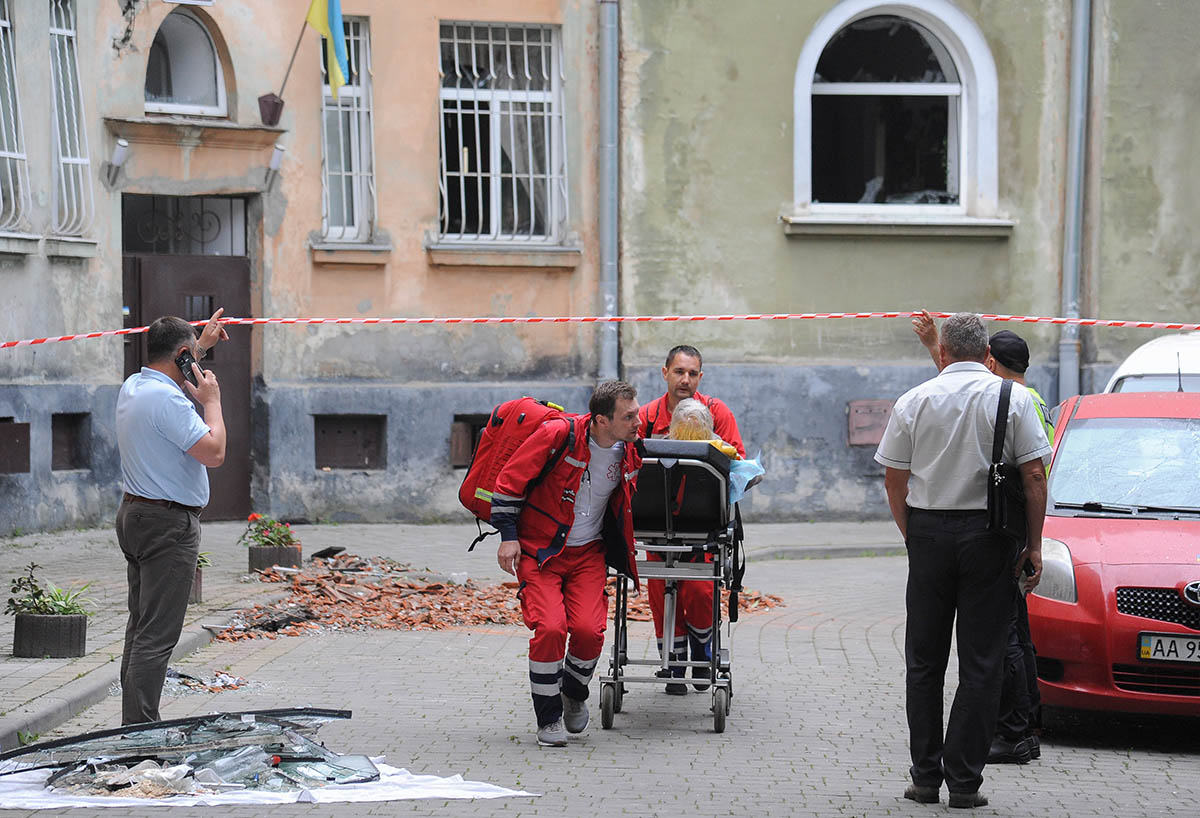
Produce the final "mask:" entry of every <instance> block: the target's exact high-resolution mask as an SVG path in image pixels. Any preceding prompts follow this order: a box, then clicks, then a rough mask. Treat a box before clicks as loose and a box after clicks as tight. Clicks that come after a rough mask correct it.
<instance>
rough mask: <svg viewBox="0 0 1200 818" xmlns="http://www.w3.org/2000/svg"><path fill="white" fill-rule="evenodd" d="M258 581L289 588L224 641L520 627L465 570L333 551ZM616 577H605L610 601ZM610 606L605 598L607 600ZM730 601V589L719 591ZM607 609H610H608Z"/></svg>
mask: <svg viewBox="0 0 1200 818" xmlns="http://www.w3.org/2000/svg"><path fill="white" fill-rule="evenodd" d="M258 574H259V578H260V579H261V581H263V582H280V583H288V584H290V586H291V593H290V594H289V596H288V597H287V598H286V599H284V600H282V601H281V602H278V603H275V604H273V605H255V606H254V607H253V608H250V609H248V610H245V611H241V612H239V613H238V614H236V615H235V616H234V617H233V621H232V623H231V624H230V625H229V627H227V628H225V629H224V630H222V631H220V632H219V633H217V635H216V638H217V639H220V640H223V641H226V642H236V641H240V640H244V639H256V638H261V637H265V638H268V639H273V638H275V636H276V635H279V634H282V635H284V636H299V635H301V634H303V633H309V632H315V631H331V630H332V631H337V630H367V629H371V628H380V629H386V630H442V629H445V628H451V627H462V626H486V625H519V624H521V622H522V620H521V607H520V602H519V601H518V600H517V597H516V594H517V589H518V588H519V585H518V583H516V582H503V583H500V584H499V585H480V584H478V583H476V582H474V581H473V580H471V579H470V578H468V577H467V576H466V574H451V575H450V577H449V578H441V577H437V576H434V575H430V574H427V573H424V572H418V571H414V570H413V569H412V568H411V567H410V566H409V565H406V564H404V563H399V562H396V561H394V560H389V559H384V558H380V557H371V558H365V557H358V556H355V555H353V554H337V555H335V556H333V557H330V558H328V559H314V560H313V561H312V563H311V564H310V565H308V566H306V567H305V568H302V569H300V570H296V569H291V570H289V571H286V572H284V571H280V570H279V569H277V568H270V569H267V570H264V571H259V572H258ZM615 582H616V579H615V578H612V579H610V580H609V583H610V584H609V599H610V601H611V599H612V587H613V585H612V584H613V583H615ZM610 604H611V602H610ZM722 604H723V605H725V606H726V607H727V606H728V604H729V592H728V590H725V591H723V592H722ZM780 605H783V600H782V599H780V598H779V597H777V596H774V595H771V594H763V593H759V592H757V591H748V590H743V591H742V592H741V593H740V595H739V598H738V609H739V610H740V611H741V612H743V613H754V612H757V611H763V610H767V609H769V608H774V607H777V606H780ZM610 614H611V609H610ZM628 618H629V619H631V620H635V621H642V622H648V621H650V604H649V602H648V600H647V597H646V595H645V594H644V593H643V594H640V595H638V596H630V597H629V609H628Z"/></svg>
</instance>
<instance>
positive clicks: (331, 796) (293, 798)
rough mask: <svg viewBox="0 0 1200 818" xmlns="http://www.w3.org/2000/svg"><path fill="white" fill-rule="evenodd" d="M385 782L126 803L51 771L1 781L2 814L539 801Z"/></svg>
mask: <svg viewBox="0 0 1200 818" xmlns="http://www.w3.org/2000/svg"><path fill="white" fill-rule="evenodd" d="M375 766H376V767H378V768H379V780H378V781H371V782H369V783H366V784H343V785H331V786H328V787H321V788H318V789H313V790H301V791H298V792H267V791H265V790H234V791H228V792H220V793H210V794H192V795H173V796H170V797H168V798H121V797H118V796H111V795H75V794H72V793H66V792H61V791H59V790H48V789H46V788H45V787H44V786H43V785H44V784H45V782H46V779H47V778H49V777H50V774H51V772H52V771H51V770H30V771H28V772H22V773H10V774H9V775H4V776H0V809H56V808H59V807H134V806H137V807H140V806H155V807H174V806H206V807H207V806H221V805H230V804H294V803H296V802H308V803H318V804H332V803H336V802H348V801H400V800H404V799H410V798H503V797H505V796H509V795H527V796H536V795H537V793H532V792H525V791H524V790H509V789H505V788H504V787H497V786H493V785H492V784H485V783H483V782H481V781H465V780H463V777H462V776H461V775H452V776H450V777H449V778H440V777H438V776H436V775H413V774H412V773H410V772H409V771H408V770H401V769H397V768H395V767H389V766H388V765H387V764H381V763H379V762H378V761H376V762H375Z"/></svg>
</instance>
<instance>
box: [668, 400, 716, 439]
mask: <svg viewBox="0 0 1200 818" xmlns="http://www.w3.org/2000/svg"><path fill="white" fill-rule="evenodd" d="M712 436H713V416H712V412H710V411H708V407H707V406H705V405H704V404H703V403H701V402H700V401H698V400H696V399H695V398H684V399H683V400H681V401H680V402H679V403H678V404H677V405H676V407H675V411H674V412H672V413H671V428H670V431H668V432H667V437H669V438H672V439H673V440H708V439H710V438H711V437H712Z"/></svg>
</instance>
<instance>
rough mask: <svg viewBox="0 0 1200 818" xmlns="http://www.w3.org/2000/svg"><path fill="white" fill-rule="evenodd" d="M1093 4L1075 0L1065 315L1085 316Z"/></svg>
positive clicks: (1064, 384)
mask: <svg viewBox="0 0 1200 818" xmlns="http://www.w3.org/2000/svg"><path fill="white" fill-rule="evenodd" d="M1091 32H1092V3H1091V0H1075V1H1074V3H1073V4H1072V10H1071V69H1070V70H1071V92H1070V93H1071V96H1070V100H1069V106H1070V108H1069V113H1068V119H1067V188H1066V194H1067V195H1066V208H1065V210H1066V213H1065V225H1064V227H1065V229H1064V231H1063V254H1062V314H1063V317H1065V318H1078V317H1079V290H1080V286H1079V283H1080V278H1081V277H1082V271H1081V265H1080V245H1081V244H1082V243H1083V205H1084V201H1083V186H1084V172H1083V163H1084V159H1085V157H1086V155H1087V118H1088V72H1089V70H1090V68H1091V59H1090V54H1091ZM1079 369H1080V360H1079V325H1078V324H1067V325H1065V326H1064V327H1063V328H1062V334H1061V335H1060V336H1059V341H1058V399H1059V401H1064V400H1066V399H1067V398H1070V397H1073V396H1074V395H1078V394H1079Z"/></svg>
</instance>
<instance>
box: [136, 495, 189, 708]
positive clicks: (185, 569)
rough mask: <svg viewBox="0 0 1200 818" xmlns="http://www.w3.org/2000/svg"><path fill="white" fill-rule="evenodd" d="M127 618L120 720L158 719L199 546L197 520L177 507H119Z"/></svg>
mask: <svg viewBox="0 0 1200 818" xmlns="http://www.w3.org/2000/svg"><path fill="white" fill-rule="evenodd" d="M117 542H119V543H120V544H121V551H122V552H123V553H124V554H125V566H126V576H127V578H128V582H129V620H128V621H127V623H126V625H125V650H124V652H123V653H122V654H121V724H140V723H142V722H147V721H159V714H158V703H159V700H160V699H161V698H162V687H163V682H164V681H165V680H166V678H167V663H168V662H169V661H170V659H171V651H173V650H175V645H176V643H178V642H179V634H180V633H182V631H183V620H184V616H185V615H186V614H187V604H188V596H189V595H191V592H192V580H193V579H194V578H195V576H196V557H197V556H198V554H199V551H200V519H199V517H197V516H196V515H195V514H193V513H192V512H190V511H184V510H183V509H181V508H165V507H163V506H155V505H150V504H148V503H138V502H132V501H129V500H125V501H124V502H122V503H121V507H120V508H119V509H118V510H117Z"/></svg>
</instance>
